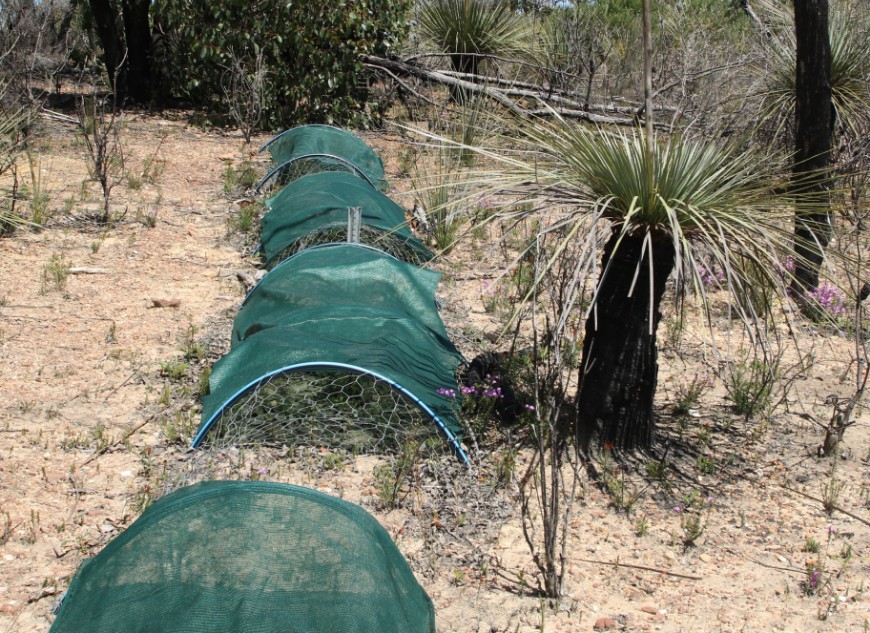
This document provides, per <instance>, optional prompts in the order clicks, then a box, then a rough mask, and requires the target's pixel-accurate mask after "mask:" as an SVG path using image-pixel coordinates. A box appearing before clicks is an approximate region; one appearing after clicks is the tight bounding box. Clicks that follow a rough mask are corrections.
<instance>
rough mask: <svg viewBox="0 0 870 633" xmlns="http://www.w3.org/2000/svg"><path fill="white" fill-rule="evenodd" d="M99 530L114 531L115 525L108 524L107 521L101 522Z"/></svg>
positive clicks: (104, 532) (104, 531)
mask: <svg viewBox="0 0 870 633" xmlns="http://www.w3.org/2000/svg"><path fill="white" fill-rule="evenodd" d="M100 531H101V532H102V533H103V534H108V533H109V532H114V531H115V526H114V525H109V524H108V523H103V525H101V526H100Z"/></svg>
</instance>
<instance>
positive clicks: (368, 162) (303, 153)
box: [261, 125, 387, 190]
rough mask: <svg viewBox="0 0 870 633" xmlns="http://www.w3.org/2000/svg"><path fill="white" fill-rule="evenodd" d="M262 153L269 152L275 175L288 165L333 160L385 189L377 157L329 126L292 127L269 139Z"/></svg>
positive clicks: (346, 133)
mask: <svg viewBox="0 0 870 633" xmlns="http://www.w3.org/2000/svg"><path fill="white" fill-rule="evenodd" d="M262 149H267V150H269V153H270V154H271V155H272V162H274V163H275V165H276V170H275V171H279V170H282V169H285V168H286V167H287V166H288V164H292V163H293V162H294V161H298V160H300V159H302V158H305V157H312V158H314V159H315V160H316V159H322V160H325V161H326V162H328V161H329V159H330V158H331V157H335V158H337V159H339V160H340V161H341V162H344V163H347V165H348V167H350V168H352V169H354V170H355V171H357V170H358V171H359V173H360V174H361V175H362V176H363V177H364V178H365V179H367V180H368V181H369V182H370V183H371V184H372V185H374V186H375V187H378V188H379V189H381V190H385V189H386V185H387V181H386V178H385V176H384V164H383V162H382V161H381V159H380V157H379V156H378V155H377V154H375V152H374V151H373V150H372V149H371V148H370V147H369V146H368V145H366V143H365V141H363V140H362V139H360V138H359V137H357V136H355V135H353V134H351V133H350V132H347V131H346V130H342V129H339V128H337V127H332V126H331V125H300V126H298V127H294V128H292V129H290V130H287V131H286V132H283V133H282V134H279V135H278V136H276V137H275V138H273V139H272V140H271V141H269V142H268V143H267V144H266V145H265V146H264V147H263V148H262ZM261 151H262V150H261ZM324 168H326V169H328V168H329V167H328V166H325V167H324ZM267 180H268V177H267Z"/></svg>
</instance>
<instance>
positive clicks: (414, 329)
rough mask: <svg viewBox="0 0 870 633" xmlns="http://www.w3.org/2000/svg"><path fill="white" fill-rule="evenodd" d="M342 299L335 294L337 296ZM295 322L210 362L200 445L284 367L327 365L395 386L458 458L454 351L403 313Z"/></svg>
mask: <svg viewBox="0 0 870 633" xmlns="http://www.w3.org/2000/svg"><path fill="white" fill-rule="evenodd" d="M336 299H339V300H340V297H336ZM293 316H294V318H293V322H292V323H288V324H286V325H273V326H272V327H269V328H268V329H265V330H262V331H260V332H257V333H256V334H253V335H251V336H249V337H247V338H246V339H245V340H244V341H242V342H241V343H238V344H237V345H235V346H234V347H233V349H232V350H231V351H230V353H229V354H227V355H226V356H224V357H223V358H221V359H220V360H219V361H218V362H217V363H215V365H214V366H213V367H212V372H211V375H210V376H209V387H210V390H211V392H210V393H209V395H208V396H206V397H205V398H203V411H202V424H201V425H200V427H199V430H198V432H197V435H196V438H195V439H194V441H193V445H194V446H199V445H200V444H201V443H202V442H203V441H204V439H205V436H206V434H207V433H208V431H209V430H210V428H211V427H212V426H213V424H214V423H215V421H216V420H217V418H218V417H219V415H220V414H221V412H222V411H223V410H224V409H225V408H227V407H229V406H231V405H232V404H233V402H234V401H235V400H237V399H238V398H239V397H240V396H242V395H243V394H245V393H247V392H248V391H249V390H251V389H256V388H257V387H258V386H259V384H260V383H262V382H264V381H265V380H266V379H267V378H269V377H271V376H274V375H276V374H279V373H281V372H284V371H293V370H303V369H312V368H332V369H334V370H340V371H354V372H357V373H365V374H370V375H373V376H375V377H378V378H382V379H385V380H387V381H390V382H391V383H393V386H394V388H397V389H400V390H401V391H402V392H403V393H405V394H406V395H408V396H409V397H411V398H412V399H413V400H414V401H415V402H416V404H417V405H418V406H420V407H421V408H422V409H423V410H424V411H425V412H426V413H427V414H428V415H429V416H430V417H432V419H433V424H434V425H436V427H437V429H438V430H439V431H440V432H441V434H442V435H443V436H445V437H446V438H447V439H448V440H449V441H450V444H451V446H452V448H453V450H454V451H455V452H456V453H457V455H458V456H459V457H460V459H462V460H463V461H466V460H467V458H466V457H465V454H464V453H463V452H462V449H461V447H460V444H459V443H460V441H461V438H462V434H461V427H460V425H459V421H458V420H457V418H456V412H455V405H456V401H455V399H454V398H450V397H448V396H447V395H446V394H444V393H439V390H442V391H443V390H445V389H454V390H455V388H456V370H457V368H458V366H459V363H460V362H461V356H460V355H459V352H457V351H456V348H455V347H453V345H452V344H451V343H450V342H449V341H448V340H447V339H446V338H443V337H442V336H440V335H439V334H437V333H435V332H433V331H432V330H430V329H429V328H427V327H426V326H425V325H423V324H422V323H421V322H420V321H419V320H417V319H415V318H412V317H410V316H408V315H407V314H405V313H404V312H391V311H389V310H385V309H384V308H365V307H361V306H359V305H342V304H341V303H340V301H338V302H336V305H334V306H324V307H312V308H305V309H299V310H296V311H294V315H293Z"/></svg>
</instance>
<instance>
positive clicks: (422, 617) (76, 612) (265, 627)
mask: <svg viewBox="0 0 870 633" xmlns="http://www.w3.org/2000/svg"><path fill="white" fill-rule="evenodd" d="M120 631H123V632H124V633H182V632H183V633H279V632H280V633H371V632H373V631H377V632H379V633H435V614H434V609H433V606H432V601H431V600H430V599H429V597H428V596H427V595H426V592H425V591H424V590H423V588H422V587H420V585H419V583H418V582H417V580H416V579H415V578H414V575H413V573H412V572H411V569H410V568H409V567H408V564H407V562H406V561H405V559H404V557H403V556H402V554H401V553H400V552H399V551H398V549H397V548H396V546H395V544H394V543H393V542H392V540H391V539H390V536H389V535H388V534H387V532H386V531H385V530H384V529H383V528H382V527H381V526H380V524H378V522H377V521H375V520H374V519H373V518H372V517H371V516H370V515H369V514H368V513H366V512H365V511H364V510H363V509H362V508H360V507H358V506H355V505H353V504H350V503H347V502H345V501H341V500H340V499H336V498H334V497H330V496H327V495H324V494H322V493H319V492H315V491H313V490H309V489H307V488H300V487H297V486H290V485H286V484H276V483H267V482H236V481H212V482H203V483H200V484H196V485H194V486H190V487H187V488H182V489H180V490H177V491H175V492H174V493H172V494H170V495H167V496H166V497H163V498H162V499H159V500H158V501H156V502H155V503H154V504H153V505H151V506H150V507H149V508H148V509H147V510H146V511H145V512H144V513H143V514H142V516H140V517H139V519H137V520H136V521H135V522H134V523H133V524H132V525H131V526H130V527H129V528H128V529H127V530H126V531H124V532H123V533H122V534H120V535H119V536H118V537H116V538H115V539H114V540H113V541H111V542H110V543H109V544H108V545H107V546H106V547H105V548H104V549H103V551H102V552H100V553H99V554H98V555H97V556H96V557H94V558H93V559H91V560H89V561H86V562H85V563H83V564H82V566H81V567H80V568H79V570H78V572H77V574H76V576H75V578H74V579H73V581H72V583H71V585H70V588H69V591H68V592H67V594H66V596H65V597H64V599H63V602H62V604H61V607H60V611H59V613H58V616H57V619H56V620H55V621H54V624H53V625H52V627H51V630H50V633H118V632H120Z"/></svg>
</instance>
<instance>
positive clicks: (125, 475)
mask: <svg viewBox="0 0 870 633" xmlns="http://www.w3.org/2000/svg"><path fill="white" fill-rule="evenodd" d="M132 476H133V472H132V471H129V470H122V471H121V479H127V478H128V477H132Z"/></svg>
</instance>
